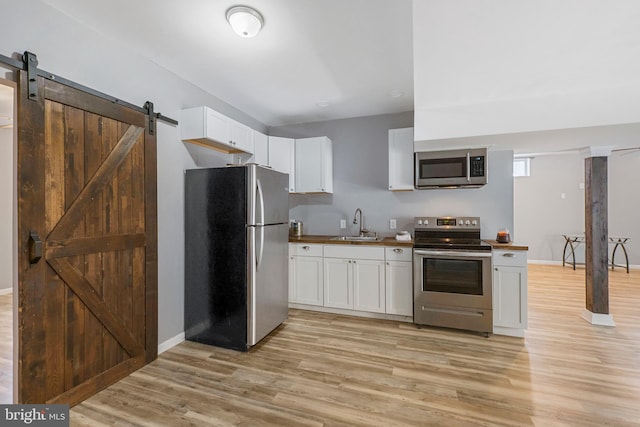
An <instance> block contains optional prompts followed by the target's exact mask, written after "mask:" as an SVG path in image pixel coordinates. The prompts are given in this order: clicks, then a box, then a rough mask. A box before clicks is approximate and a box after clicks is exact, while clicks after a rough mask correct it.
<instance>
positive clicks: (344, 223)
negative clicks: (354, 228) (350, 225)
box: [340, 219, 347, 228]
mask: <svg viewBox="0 0 640 427" xmlns="http://www.w3.org/2000/svg"><path fill="white" fill-rule="evenodd" d="M340 228H347V220H346V219H341V220H340Z"/></svg>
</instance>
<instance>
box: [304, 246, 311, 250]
mask: <svg viewBox="0 0 640 427" xmlns="http://www.w3.org/2000/svg"><path fill="white" fill-rule="evenodd" d="M309 249H311V248H310V247H309V246H303V247H302V250H305V251H308V250H309Z"/></svg>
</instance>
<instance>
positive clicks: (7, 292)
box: [0, 288, 13, 295]
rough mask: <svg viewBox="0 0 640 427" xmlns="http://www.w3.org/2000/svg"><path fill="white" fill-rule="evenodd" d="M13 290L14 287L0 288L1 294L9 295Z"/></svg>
mask: <svg viewBox="0 0 640 427" xmlns="http://www.w3.org/2000/svg"><path fill="white" fill-rule="evenodd" d="M12 292H13V288H6V289H0V295H8V294H10V293H12Z"/></svg>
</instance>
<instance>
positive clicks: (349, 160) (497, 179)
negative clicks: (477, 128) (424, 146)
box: [270, 112, 513, 238]
mask: <svg viewBox="0 0 640 427" xmlns="http://www.w3.org/2000/svg"><path fill="white" fill-rule="evenodd" d="M412 118H413V117H412V114H411V112H408V113H399V114H389V115H380V116H370V117H356V118H352V119H344V120H332V121H326V122H315V123H306V124H300V125H291V126H282V127H276V128H272V129H270V133H271V134H272V135H277V136H285V137H291V138H303V137H309V136H323V135H326V136H328V137H329V138H331V140H332V141H333V186H334V192H333V194H331V195H302V194H300V195H292V196H291V197H290V201H289V203H290V207H291V211H290V215H291V218H293V219H299V220H302V221H303V222H304V232H305V234H324V235H340V234H357V230H358V226H357V225H353V224H352V222H353V216H354V211H355V209H356V208H361V209H362V210H363V212H364V214H365V217H366V221H365V222H366V224H367V225H369V226H371V227H372V228H373V230H374V231H377V232H378V234H382V235H395V230H391V229H389V219H392V218H395V219H396V220H397V227H398V228H397V229H398V230H410V231H411V232H413V221H414V217H415V216H442V215H454V216H463V215H466V216H479V217H480V219H481V228H482V230H481V233H482V237H484V238H495V236H496V233H497V231H498V229H499V228H502V227H506V228H509V229H513V180H512V177H511V176H512V171H513V153H512V152H511V151H491V152H490V153H489V184H487V185H485V186H484V187H482V188H479V189H454V190H453V189H440V190H415V191H410V192H404V191H403V192H393V191H389V190H388V186H389V183H388V177H389V172H388V139H389V138H388V131H389V129H395V128H403V127H410V126H411V125H412ZM411 167H412V166H411ZM340 219H346V220H347V229H346V230H340V228H339V223H340Z"/></svg>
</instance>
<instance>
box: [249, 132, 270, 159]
mask: <svg viewBox="0 0 640 427" xmlns="http://www.w3.org/2000/svg"><path fill="white" fill-rule="evenodd" d="M249 163H257V164H259V165H262V166H269V137H268V136H267V135H265V134H264V133H261V132H258V131H257V130H254V131H253V156H251V158H250V159H249Z"/></svg>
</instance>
